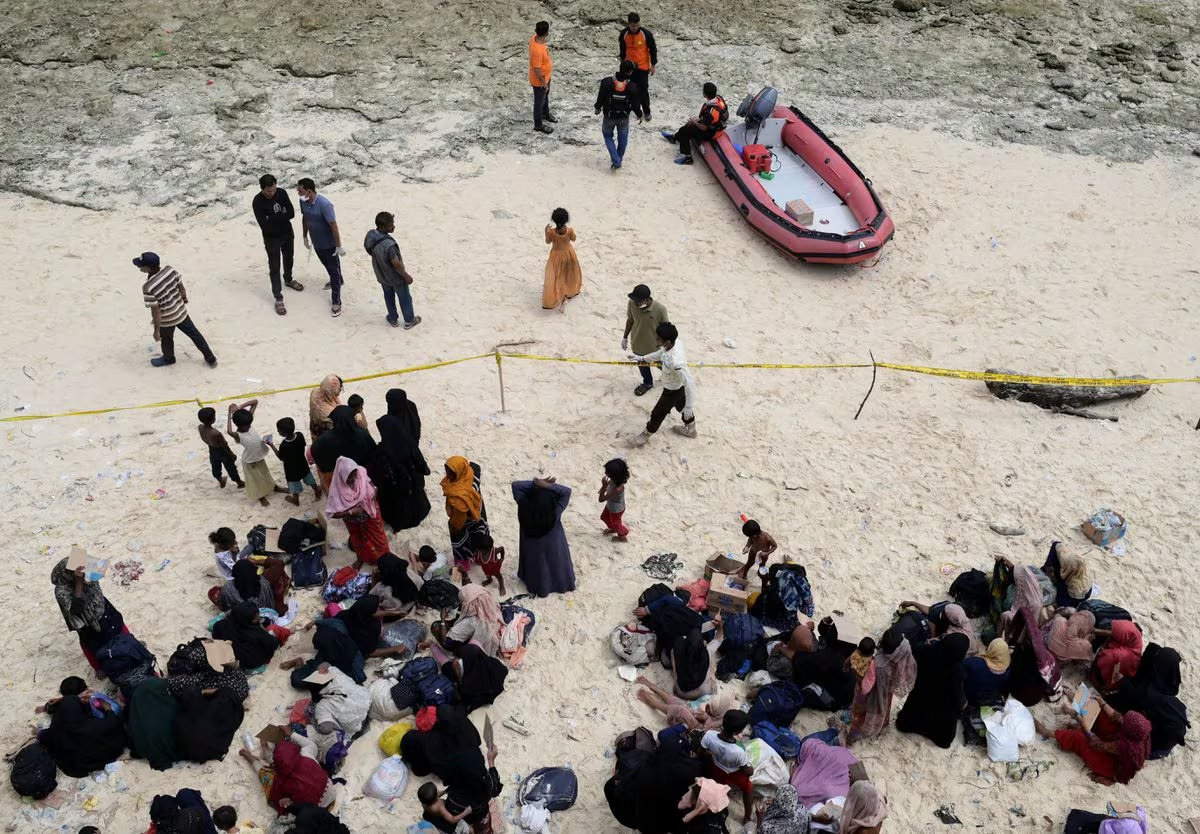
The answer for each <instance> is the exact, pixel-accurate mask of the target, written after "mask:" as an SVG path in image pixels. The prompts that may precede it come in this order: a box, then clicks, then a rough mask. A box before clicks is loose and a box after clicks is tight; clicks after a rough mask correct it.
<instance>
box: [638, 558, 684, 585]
mask: <svg viewBox="0 0 1200 834" xmlns="http://www.w3.org/2000/svg"><path fill="white" fill-rule="evenodd" d="M642 570H644V571H645V572H646V573H647V574H649V576H650V578H651V579H659V580H662V581H664V582H666V581H671V580H674V579H675V574H676V573H678V572H679V571H681V570H683V562H682V561H680V559H679V554H678V553H655V554H654V555H653V556H651V557H650V558H648V559H646V561H644V562H642Z"/></svg>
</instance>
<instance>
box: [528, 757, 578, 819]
mask: <svg viewBox="0 0 1200 834" xmlns="http://www.w3.org/2000/svg"><path fill="white" fill-rule="evenodd" d="M578 798H579V780H578V779H576V777H575V772H574V771H573V770H571V768H569V767H539V768H538V769H537V770H535V771H534V772H533V773H531V774H529V775H528V776H526V777H525V780H524V781H523V782H521V786H520V787H519V788H517V802H518V803H519V804H521V805H527V804H530V803H533V802H541V803H543V804H544V805H545V806H546V810H547V811H565V810H567V809H568V808H570V807H571V806H572V805H574V804H575V800H576V799H578Z"/></svg>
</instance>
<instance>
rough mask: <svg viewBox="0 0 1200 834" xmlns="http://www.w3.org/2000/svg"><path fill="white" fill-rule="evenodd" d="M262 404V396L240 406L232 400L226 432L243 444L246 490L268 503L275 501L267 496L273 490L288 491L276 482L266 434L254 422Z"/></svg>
mask: <svg viewBox="0 0 1200 834" xmlns="http://www.w3.org/2000/svg"><path fill="white" fill-rule="evenodd" d="M256 408H258V400H250V401H249V402H247V403H245V404H243V405H241V406H239V405H238V404H237V403H230V404H229V419H228V421H227V422H226V425H225V433H226V434H228V435H229V436H230V437H232V438H233V439H234V440H235V441H236V442H238V443H240V444H241V446H242V468H243V469H245V470H246V494H247V495H248V496H250V497H251V498H252V499H256V500H257V501H258V503H260V504H262V505H263V506H264V507H269V506H270V504H271V502H269V501H268V500H267V496H268V495H270V494H271V493H272V492H287V490H286V489H284V488H283V487H281V486H279V485H278V484H276V483H275V478H274V477H272V476H271V469H270V467H268V466H267V444H266V441H264V440H263V438H262V436H261V435H260V434H259V433H258V432H257V431H255V430H254V429H253V428H251V426H252V425H253V424H254V410H255V409H256Z"/></svg>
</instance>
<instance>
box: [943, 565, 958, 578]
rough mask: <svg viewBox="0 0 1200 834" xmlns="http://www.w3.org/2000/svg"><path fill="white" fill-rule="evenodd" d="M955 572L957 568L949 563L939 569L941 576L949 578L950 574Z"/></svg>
mask: <svg viewBox="0 0 1200 834" xmlns="http://www.w3.org/2000/svg"><path fill="white" fill-rule="evenodd" d="M956 570H958V568H957V567H956V566H955V565H953V564H951V563H950V562H946V563H945V564H944V565H942V567H941V571H942V576H949V575H950V574H952V573H954V571H956Z"/></svg>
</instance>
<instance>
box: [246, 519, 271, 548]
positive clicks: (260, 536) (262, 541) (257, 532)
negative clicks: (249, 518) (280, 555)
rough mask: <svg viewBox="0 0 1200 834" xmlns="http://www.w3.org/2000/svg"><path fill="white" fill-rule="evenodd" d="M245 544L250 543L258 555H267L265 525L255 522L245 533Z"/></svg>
mask: <svg viewBox="0 0 1200 834" xmlns="http://www.w3.org/2000/svg"><path fill="white" fill-rule="evenodd" d="M246 544H248V545H250V547H251V548H252V549H253V551H254V553H255V554H256V555H258V556H265V555H267V527H266V525H264V524H255V525H254V527H252V528H251V529H250V532H249V533H247V534H246Z"/></svg>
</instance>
